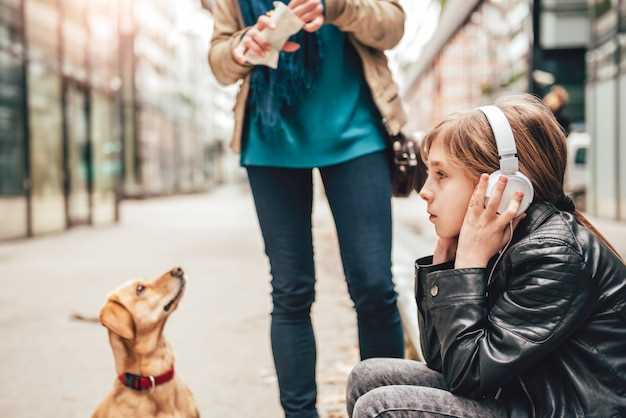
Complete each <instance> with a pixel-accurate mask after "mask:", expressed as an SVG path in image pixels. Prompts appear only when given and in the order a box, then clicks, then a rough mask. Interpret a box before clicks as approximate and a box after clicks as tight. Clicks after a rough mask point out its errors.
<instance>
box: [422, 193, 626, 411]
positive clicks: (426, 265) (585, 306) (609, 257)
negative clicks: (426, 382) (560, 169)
mask: <svg viewBox="0 0 626 418" xmlns="http://www.w3.org/2000/svg"><path fill="white" fill-rule="evenodd" d="M527 215H528V216H527V217H526V219H524V220H523V221H522V222H521V223H520V224H519V225H518V227H517V229H516V230H515V234H514V237H513V240H512V242H511V245H510V246H509V248H508V249H507V250H506V251H505V253H504V254H503V256H502V258H501V260H500V261H499V263H497V265H495V270H494V272H493V275H492V279H491V281H490V284H489V285H488V283H487V281H488V276H489V273H490V270H491V268H492V267H493V266H494V263H495V259H492V261H491V262H490V264H489V266H488V267H487V268H466V269H454V264H453V263H452V262H449V263H444V264H439V265H432V264H430V263H431V262H432V257H426V258H423V259H420V260H417V262H416V276H417V286H416V297H417V303H418V314H419V325H420V331H421V345H422V351H423V354H424V357H425V360H426V362H427V364H428V366H429V367H430V368H431V369H434V370H437V371H440V372H442V373H443V375H444V376H445V379H446V381H447V383H448V386H449V389H450V391H451V392H453V393H455V394H458V395H460V396H465V397H469V398H473V399H487V398H497V399H499V400H501V401H502V402H503V404H505V405H506V406H507V408H508V410H509V414H510V416H511V417H567V418H570V417H585V418H591V417H598V418H599V417H602V418H613V417H626V267H625V266H624V264H623V263H622V262H621V261H620V260H619V258H617V257H616V256H615V255H613V254H612V253H611V252H610V251H609V250H608V249H607V248H606V247H605V246H603V245H602V244H601V243H600V242H599V240H598V239H597V238H596V237H595V236H594V235H593V234H592V233H591V232H590V231H588V230H587V229H586V228H584V227H583V226H581V225H580V224H578V223H577V222H576V220H575V218H574V216H573V215H572V214H571V213H569V212H564V211H560V210H558V209H557V208H556V207H555V206H554V205H552V204H548V203H535V204H533V205H531V207H530V208H529V210H528V211H527ZM494 258H495V257H494Z"/></svg>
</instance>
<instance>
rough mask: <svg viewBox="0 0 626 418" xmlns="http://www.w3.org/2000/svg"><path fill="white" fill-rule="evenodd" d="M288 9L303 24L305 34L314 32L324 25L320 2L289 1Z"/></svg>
mask: <svg viewBox="0 0 626 418" xmlns="http://www.w3.org/2000/svg"><path fill="white" fill-rule="evenodd" d="M289 8H290V9H291V10H293V12H294V13H295V14H296V16H298V17H299V18H300V20H302V21H303V22H304V30H305V31H307V32H315V31H317V30H319V28H321V27H322V25H323V24H324V5H323V4H322V0H291V1H290V2H289Z"/></svg>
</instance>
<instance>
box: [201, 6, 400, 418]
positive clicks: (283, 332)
mask: <svg viewBox="0 0 626 418" xmlns="http://www.w3.org/2000/svg"><path fill="white" fill-rule="evenodd" d="M288 6H289V7H290V8H291V9H292V11H293V12H294V13H295V14H296V15H297V16H298V17H299V18H300V19H301V20H302V21H303V22H304V24H305V25H304V30H303V31H301V32H299V33H298V34H296V35H295V36H294V37H292V38H291V40H290V42H288V43H287V44H285V46H284V47H283V53H282V54H281V57H280V60H279V63H278V68H277V69H276V70H271V69H269V68H267V67H261V66H254V67H253V66H251V65H249V64H248V59H247V57H249V56H250V55H251V54H255V55H257V56H262V55H264V54H266V53H267V51H268V50H269V49H270V47H269V45H267V44H265V43H264V41H263V38H262V37H261V36H260V34H261V32H262V31H267V30H273V29H274V28H273V27H272V26H271V24H270V20H269V18H268V17H267V15H266V13H267V12H268V11H269V10H271V9H272V8H273V5H272V1H271V0H217V1H216V3H215V9H214V19H215V30H214V33H213V38H212V41H211V49H210V53H209V62H210V64H211V68H212V69H213V72H214V74H215V77H216V78H217V79H218V81H220V82H221V83H223V84H232V83H235V82H237V81H239V80H243V84H242V85H241V88H240V91H239V94H238V96H237V102H236V104H235V133H234V138H233V142H232V147H233V149H235V150H241V151H242V152H241V164H242V165H243V166H244V167H245V168H246V170H247V173H248V179H249V182H250V186H251V189H252V194H253V198H254V203H255V206H256V211H257V216H258V219H259V224H260V227H261V232H262V235H263V239H264V243H265V252H266V254H267V256H268V258H269V262H270V266H271V275H272V302H273V309H272V320H271V343H272V351H273V355H274V363H275V367H276V372H277V375H278V384H279V389H280V400H281V404H282V406H283V409H284V411H285V415H286V417H287V418H311V417H317V416H318V413H317V410H316V405H315V403H316V383H315V363H316V348H315V338H314V333H313V328H312V325H311V318H310V308H311V304H312V303H313V300H314V291H315V271H314V262H313V244H312V233H311V211H312V199H313V190H312V169H313V168H319V170H320V173H321V176H322V180H323V183H324V188H325V191H326V195H327V197H328V201H329V204H330V207H331V209H332V213H333V216H334V218H335V225H336V227H337V235H338V238H339V244H340V250H341V257H342V262H343V267H344V272H345V276H346V280H347V283H348V290H349V293H350V296H351V298H352V300H353V301H354V305H355V308H356V312H357V320H358V333H359V348H360V353H361V358H363V359H366V358H371V357H403V353H404V344H403V335H402V327H401V324H400V317H399V313H398V308H397V306H396V292H395V290H394V287H393V283H392V279H391V260H390V258H391V204H390V197H391V181H390V170H389V162H388V158H387V151H386V148H387V140H386V137H387V135H388V134H397V133H398V132H399V130H400V128H401V127H402V126H403V125H404V123H405V115H404V113H403V111H402V107H401V105H400V100H399V98H398V94H397V88H396V86H395V84H394V82H393V80H392V78H391V73H390V71H389V68H388V67H387V60H386V58H385V54H384V52H383V51H384V50H386V49H389V48H392V47H393V46H394V45H396V44H397V43H398V42H399V40H400V38H401V37H402V34H403V27H404V18H405V16H404V12H403V10H402V8H401V7H400V4H399V1H398V0H326V1H325V2H322V1H320V0H292V1H291V2H290V3H289V4H288ZM383 121H384V122H383Z"/></svg>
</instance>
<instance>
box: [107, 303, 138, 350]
mask: <svg viewBox="0 0 626 418" xmlns="http://www.w3.org/2000/svg"><path fill="white" fill-rule="evenodd" d="M100 323H101V324H102V325H104V326H105V327H106V328H108V329H109V330H110V331H111V332H113V333H115V334H117V335H119V336H120V337H122V338H125V339H127V340H132V339H134V338H135V323H134V322H133V317H132V315H131V314H130V312H128V309H126V308H125V307H124V306H122V304H120V303H118V302H116V301H114V300H110V299H109V300H107V302H106V303H105V304H104V306H103V307H102V309H101V310H100Z"/></svg>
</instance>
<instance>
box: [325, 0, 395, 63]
mask: <svg viewBox="0 0 626 418" xmlns="http://www.w3.org/2000/svg"><path fill="white" fill-rule="evenodd" d="M325 4H326V11H325V15H326V22H328V23H332V24H334V25H335V26H337V27H338V28H339V29H341V30H342V31H343V32H349V33H352V35H353V36H354V37H355V38H356V39H357V40H358V41H359V42H361V43H362V44H364V45H367V46H369V47H372V48H375V49H378V50H381V51H384V50H387V49H391V48H393V47H394V46H396V45H397V44H398V42H400V39H402V35H404V21H405V14H404V9H402V6H401V5H400V2H399V1H398V0H326V1H325Z"/></svg>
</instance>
